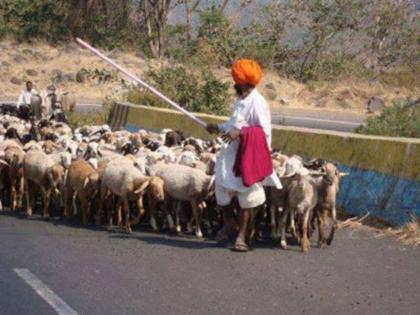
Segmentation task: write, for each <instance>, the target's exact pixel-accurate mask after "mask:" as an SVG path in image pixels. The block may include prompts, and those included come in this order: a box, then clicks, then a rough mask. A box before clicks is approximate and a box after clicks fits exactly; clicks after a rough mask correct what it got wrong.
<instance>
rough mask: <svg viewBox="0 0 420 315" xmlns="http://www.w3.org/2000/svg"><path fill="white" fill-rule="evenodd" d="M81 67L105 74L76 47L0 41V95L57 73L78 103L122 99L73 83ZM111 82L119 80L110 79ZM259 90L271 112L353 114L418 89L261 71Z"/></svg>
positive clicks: (138, 61)
mask: <svg viewBox="0 0 420 315" xmlns="http://www.w3.org/2000/svg"><path fill="white" fill-rule="evenodd" d="M109 56H110V57H112V58H114V59H115V60H116V61H118V62H119V63H121V64H122V65H123V66H125V67H126V68H127V69H129V70H131V71H133V72H134V73H136V74H138V75H140V76H141V75H142V74H143V73H144V72H145V71H147V70H148V69H149V67H159V66H162V65H163V66H164V65H167V62H166V61H155V60H147V59H144V58H142V57H141V56H140V55H136V54H134V53H127V52H122V51H120V50H114V51H112V52H110V53H109ZM82 68H85V69H88V70H95V69H99V70H101V69H103V68H106V69H108V70H111V68H109V67H108V66H107V65H105V64H104V63H103V62H101V61H99V59H98V58H97V57H95V56H93V55H92V54H91V53H89V52H88V51H86V50H82V49H81V48H79V47H78V46H77V45H76V44H73V43H72V44H67V45H65V46H56V47H53V46H50V45H46V44H43V43H33V44H28V43H23V44H18V43H16V42H13V41H9V40H4V41H2V42H0V76H1V78H2V84H1V86H0V96H2V97H9V98H10V97H17V95H18V94H19V92H20V90H21V89H22V85H23V82H24V81H25V80H28V79H30V80H32V81H33V82H34V83H35V86H36V88H37V89H39V90H41V89H45V88H46V87H47V86H48V85H49V84H51V82H52V81H54V79H55V78H56V77H57V73H58V72H61V74H62V75H67V76H68V78H67V79H64V80H61V82H58V83H57V84H56V85H58V86H59V87H60V88H61V89H62V90H69V91H72V92H74V93H75V94H76V96H77V98H78V99H80V100H84V101H95V102H96V101H101V100H102V99H103V98H104V97H107V96H109V97H116V98H123V93H124V89H123V88H122V87H121V85H120V84H119V82H117V81H114V82H112V83H106V84H100V83H98V80H96V79H92V80H88V81H87V82H85V83H78V82H76V81H75V80H74V79H75V76H76V74H77V72H78V71H79V70H81V69H82ZM214 72H215V73H216V75H217V76H218V77H220V78H221V79H223V80H226V81H229V80H230V74H229V70H228V69H215V70H214ZM116 78H121V77H120V76H116ZM260 90H261V91H262V93H263V94H264V95H265V96H266V97H267V99H268V100H269V103H270V104H271V106H272V108H273V110H278V109H281V108H284V109H293V108H300V109H307V110H308V109H310V110H314V111H323V112H328V111H331V112H338V111H339V112H343V111H344V112H349V113H350V112H353V113H359V114H364V113H365V112H366V104H367V102H368V100H369V99H370V98H371V97H372V96H377V97H380V98H382V99H383V100H384V101H385V104H386V105H390V104H391V103H392V102H393V101H395V100H401V99H405V98H407V97H411V98H413V97H415V95H418V92H419V91H415V90H414V91H413V90H412V91H410V90H407V89H405V88H397V87H395V88H391V87H388V86H383V85H381V84H379V83H373V84H369V83H368V82H360V81H351V80H349V81H347V82H340V83H318V84H310V85H305V84H302V83H299V82H297V81H294V80H290V79H287V78H284V77H280V76H279V75H277V74H275V73H274V72H272V71H269V70H266V71H265V76H264V79H263V82H262V84H261V85H260Z"/></svg>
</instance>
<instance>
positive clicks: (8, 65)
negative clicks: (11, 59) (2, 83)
mask: <svg viewBox="0 0 420 315" xmlns="http://www.w3.org/2000/svg"><path fill="white" fill-rule="evenodd" d="M1 65H2V66H3V67H6V68H8V67H10V63H8V62H7V61H2V62H1Z"/></svg>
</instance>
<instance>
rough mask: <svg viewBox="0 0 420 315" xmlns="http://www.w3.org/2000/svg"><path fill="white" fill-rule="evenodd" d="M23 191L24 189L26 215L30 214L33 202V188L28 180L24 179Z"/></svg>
mask: <svg viewBox="0 0 420 315" xmlns="http://www.w3.org/2000/svg"><path fill="white" fill-rule="evenodd" d="M25 191H26V214H27V215H28V217H30V216H32V209H33V205H34V204H35V200H34V199H35V198H34V196H33V195H34V194H35V192H34V189H33V188H31V185H30V184H29V181H28V180H25Z"/></svg>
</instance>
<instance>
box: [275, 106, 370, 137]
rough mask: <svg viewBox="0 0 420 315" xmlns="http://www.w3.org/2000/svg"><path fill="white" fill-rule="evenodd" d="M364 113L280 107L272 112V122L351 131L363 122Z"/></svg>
mask: <svg viewBox="0 0 420 315" xmlns="http://www.w3.org/2000/svg"><path fill="white" fill-rule="evenodd" d="M364 120H365V115H363V114H359V113H353V112H339V111H319V110H317V111H315V110H307V109H296V108H295V109H292V108H289V109H282V110H281V111H279V112H272V122H273V124H278V125H284V126H295V127H305V128H315V129H326V130H335V131H344V132H353V131H354V129H356V128H357V127H358V126H360V125H361V124H363V122H364Z"/></svg>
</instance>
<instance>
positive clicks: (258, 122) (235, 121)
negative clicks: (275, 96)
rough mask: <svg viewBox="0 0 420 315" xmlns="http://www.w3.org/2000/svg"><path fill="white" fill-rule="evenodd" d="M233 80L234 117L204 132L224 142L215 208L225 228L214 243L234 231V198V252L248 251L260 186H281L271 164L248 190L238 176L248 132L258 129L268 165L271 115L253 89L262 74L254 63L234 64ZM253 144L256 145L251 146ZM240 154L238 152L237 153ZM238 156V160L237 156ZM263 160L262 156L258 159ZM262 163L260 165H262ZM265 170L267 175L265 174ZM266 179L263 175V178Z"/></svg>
mask: <svg viewBox="0 0 420 315" xmlns="http://www.w3.org/2000/svg"><path fill="white" fill-rule="evenodd" d="M232 77H233V80H234V81H235V86H234V87H235V91H236V95H237V100H236V102H235V104H234V106H233V113H232V116H231V117H230V119H229V120H228V122H227V123H225V124H220V125H216V124H209V125H208V126H207V131H208V132H210V133H216V134H217V133H221V134H223V135H222V138H223V140H224V142H225V144H224V145H223V147H222V149H221V151H220V153H219V154H218V156H217V159H216V187H215V193H216V200H217V204H218V205H219V206H221V207H222V208H223V221H224V226H223V228H222V229H221V230H220V231H219V233H218V236H217V240H218V241H219V242H224V241H226V240H227V239H228V236H229V235H230V234H231V233H232V232H234V231H236V228H237V227H236V221H235V217H234V209H233V208H232V199H233V198H234V197H236V198H237V200H238V203H239V207H240V209H238V210H239V211H238V216H239V233H238V235H237V237H236V241H235V246H234V249H235V250H237V251H247V250H248V244H247V240H246V237H247V229H248V223H249V220H250V210H251V209H254V208H257V207H259V206H261V205H262V204H263V203H264V202H265V200H266V196H265V191H264V187H263V186H275V187H277V188H279V189H280V188H281V183H280V180H279V178H278V177H277V175H276V174H275V172H273V170H272V164H271V166H269V167H268V168H266V171H265V173H266V174H267V176H266V177H264V178H263V179H262V180H260V179H259V180H258V181H257V182H255V183H253V184H251V185H249V186H247V185H246V183H245V182H244V180H243V179H244V177H243V176H242V177H241V176H237V174H236V171H235V170H234V169H235V168H236V161H237V160H238V158H239V159H241V156H240V155H241V153H242V150H240V148H241V137H244V136H245V134H244V133H247V131H248V130H250V129H251V128H255V127H257V128H259V131H260V133H259V136H260V137H259V140H262V141H259V143H261V142H263V146H262V148H265V149H266V150H265V152H266V154H265V159H266V160H267V159H268V161H266V162H268V163H272V162H271V153H270V151H271V114H270V108H269V106H268V104H267V102H266V100H265V99H264V97H263V96H262V95H261V94H260V93H259V92H258V91H257V89H256V85H258V83H259V82H260V81H261V79H262V70H261V68H260V66H259V65H258V63H257V62H255V61H253V60H249V59H241V60H238V61H236V62H235V63H234V64H233V66H232ZM253 143H256V142H253ZM248 149H251V150H253V151H254V152H255V151H257V154H256V155H255V154H254V156H253V157H254V158H257V159H258V158H259V157H260V154H259V153H258V150H259V149H260V148H254V147H251V148H248ZM239 150H240V151H239ZM238 152H239V156H238ZM261 157H262V155H261ZM261 162H263V161H261ZM258 170H259V168H258V167H249V168H248V169H247V170H246V171H247V172H248V173H249V172H250V173H251V174H252V173H258ZM267 170H268V172H267ZM264 176H265V175H264Z"/></svg>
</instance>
